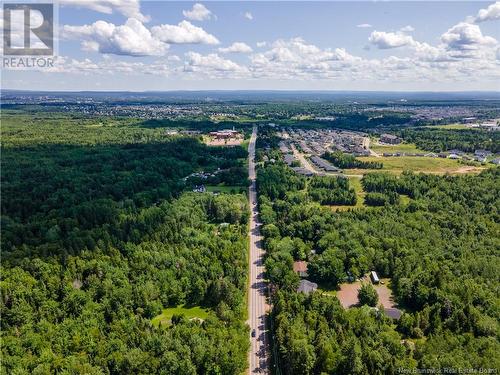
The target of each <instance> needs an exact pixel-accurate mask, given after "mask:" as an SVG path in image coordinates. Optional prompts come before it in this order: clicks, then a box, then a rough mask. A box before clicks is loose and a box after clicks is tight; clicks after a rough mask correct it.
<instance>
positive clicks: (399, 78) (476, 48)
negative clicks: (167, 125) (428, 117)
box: [2, 0, 500, 90]
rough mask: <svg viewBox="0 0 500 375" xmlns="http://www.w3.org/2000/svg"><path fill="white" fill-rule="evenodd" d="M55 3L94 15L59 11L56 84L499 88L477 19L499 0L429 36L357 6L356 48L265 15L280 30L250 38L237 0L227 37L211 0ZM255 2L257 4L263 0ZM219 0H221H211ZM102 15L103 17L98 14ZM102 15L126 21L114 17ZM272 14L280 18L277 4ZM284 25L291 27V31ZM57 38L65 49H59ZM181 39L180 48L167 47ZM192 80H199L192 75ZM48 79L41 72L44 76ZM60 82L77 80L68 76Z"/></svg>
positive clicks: (494, 12) (16, 75) (497, 52)
mask: <svg viewBox="0 0 500 375" xmlns="http://www.w3.org/2000/svg"><path fill="white" fill-rule="evenodd" d="M60 5H61V7H62V9H63V10H64V9H66V8H67V9H85V10H88V11H91V14H92V15H93V16H94V17H95V19H96V20H95V21H94V22H89V23H83V24H74V23H76V21H77V20H76V19H74V20H71V19H65V18H64V17H61V19H60V22H61V23H62V24H61V26H60V28H59V37H60V40H61V42H63V43H64V45H63V47H62V48H61V49H60V54H61V56H59V57H58V59H57V61H56V64H55V66H54V67H53V68H51V69H44V72H45V73H47V74H45V75H44V76H52V77H56V78H55V80H53V81H52V82H53V83H54V82H55V83H54V85H59V83H57V79H58V78H57V77H58V76H60V75H65V76H67V75H70V76H74V75H79V74H80V75H81V74H84V75H89V74H92V75H99V76H105V75H108V76H109V75H110V74H112V75H114V76H115V77H120V76H122V75H125V74H126V75H127V76H129V77H136V79H134V78H131V79H130V80H129V82H130V84H131V85H132V86H131V87H130V88H129V89H130V90H134V89H137V90H144V89H148V87H147V86H146V87H145V86H144V85H143V84H141V77H151V76H154V77H156V78H155V79H156V80H157V81H158V80H162V79H163V80H164V82H165V83H172V84H174V86H175V87H172V88H175V89H182V88H183V87H184V86H183V85H184V83H189V84H188V86H189V87H190V88H200V89H203V88H219V87H218V84H219V83H221V82H228V81H231V82H232V85H233V86H231V87H232V88H273V86H270V85H272V84H273V82H274V83H275V82H279V85H280V86H279V87H280V88H282V87H287V85H288V84H290V87H291V88H301V89H316V88H325V85H328V84H332V88H335V89H350V88H351V87H353V85H354V87H357V88H358V89H359V88H362V89H377V88H379V87H381V86H380V85H381V84H382V86H383V87H388V88H390V87H392V86H391V85H393V87H395V88H398V89H399V88H400V87H403V85H405V84H408V85H409V86H408V87H409V89H411V88H412V87H413V86H412V85H413V84H414V82H415V81H418V82H419V85H421V87H422V88H424V89H425V88H426V87H428V88H429V89H436V88H438V89H439V87H441V86H440V85H442V87H450V86H449V85H453V84H456V87H457V89H468V88H472V89H476V88H477V87H481V85H482V84H483V83H484V87H487V88H488V89H495V87H496V89H500V87H499V82H500V42H499V40H498V39H499V36H498V32H497V33H496V34H495V35H486V34H485V33H483V31H482V29H481V26H482V25H485V24H486V23H489V22H494V23H498V22H499V20H500V1H497V2H495V3H493V4H489V5H487V6H485V7H478V9H477V12H476V13H475V14H465V15H464V17H463V18H462V19H457V20H456V21H455V24H453V25H452V26H451V27H447V28H445V29H444V30H442V31H441V33H440V34H438V35H435V37H434V42H433V43H430V42H428V41H427V42H426V41H423V40H421V39H419V38H418V37H417V36H416V34H417V33H418V32H419V30H418V28H416V27H414V26H412V25H410V24H406V26H402V27H399V28H398V29H396V30H394V28H393V27H388V28H384V27H383V24H382V22H381V21H380V20H376V19H368V17H367V15H364V17H365V19H359V22H358V23H353V24H352V26H351V27H352V28H353V30H356V29H357V30H358V32H360V33H362V32H364V33H366V36H365V38H366V39H365V40H364V42H363V46H362V50H363V51H365V52H364V53H362V54H360V53H355V52H352V49H353V43H351V42H350V41H349V40H346V41H345V44H344V45H334V44H333V43H332V45H330V46H325V43H324V39H325V38H324V35H321V39H322V43H320V44H319V45H318V44H316V43H314V42H313V41H311V40H310V39H314V37H311V35H312V34H314V32H313V31H314V30H302V31H303V33H304V34H307V35H308V37H307V39H306V38H305V37H303V36H300V34H301V28H300V25H298V26H296V27H294V28H293V30H285V29H283V30H280V29H273V25H272V24H271V25H269V24H267V25H266V27H267V28H268V29H269V31H270V32H269V34H270V35H279V34H280V32H282V33H283V35H284V36H283V37H279V36H278V37H273V38H269V40H261V39H259V40H258V41H255V40H253V39H252V29H251V28H248V27H254V25H257V24H256V23H257V22H258V21H259V19H260V18H261V17H255V14H256V12H255V11H254V10H253V9H249V8H250V6H249V5H251V4H248V3H246V4H241V6H242V7H243V6H244V8H241V9H240V10H239V12H238V13H237V14H238V16H237V17H239V20H237V22H238V23H240V24H242V26H241V27H242V29H244V28H245V27H246V28H247V29H244V30H246V31H245V32H246V34H247V37H248V40H244V38H243V37H241V35H240V36H238V37H237V39H236V37H233V34H234V29H231V28H228V29H227V30H224V29H223V27H222V32H221V26H220V25H221V24H223V22H225V21H226V18H227V17H228V16H227V14H217V13H218V12H215V11H214V10H213V9H210V8H211V7H212V4H211V3H206V4H201V3H183V4H182V6H183V8H184V9H182V11H179V12H178V13H179V17H181V18H184V19H182V20H181V21H179V22H176V23H168V22H159V20H158V19H157V18H158V16H160V15H161V14H160V13H159V12H157V11H155V13H154V17H153V16H152V14H153V13H151V14H149V13H150V12H148V11H145V10H144V9H143V5H144V4H141V3H140V2H139V0H93V1H89V0H61V1H60ZM259 5H260V7H259V8H262V6H265V3H261V4H259ZM162 6H163V7H165V9H167V8H168V7H169V4H168V3H167V2H165V3H163V4H162ZM226 6H227V7H234V4H226ZM304 6H305V5H304ZM426 6H432V4H429V3H426ZM221 7H224V4H219V8H221ZM259 10H260V9H259ZM165 12H166V11H165ZM106 17H108V19H107V20H104V19H100V18H106ZM111 17H112V18H113V20H116V19H119V18H124V19H125V20H124V21H123V22H122V23H117V22H116V21H112V20H111V19H110V18H111ZM280 17H282V18H286V17H287V14H286V10H285V9H284V10H283V13H282V14H281V15H280ZM71 21H73V22H71ZM243 24H246V25H249V26H244V25H243ZM402 25H405V23H403V24H402ZM256 27H259V26H256ZM209 30H210V31H209ZM213 30H217V32H215V31H213ZM497 30H498V25H497ZM291 32H293V33H294V34H295V36H290V34H291ZM240 34H241V33H240ZM297 34H299V35H297ZM358 44H359V43H358ZM66 45H67V46H70V47H71V48H68V49H67V50H66V49H65V48H64V47H65V46H66ZM181 46H182V48H184V50H182V49H181V50H179V51H174V49H175V48H181ZM251 46H254V48H252V47H251ZM357 47H360V46H357ZM358 49H359V48H358ZM6 72H7V74H4V76H5V75H7V77H6V78H5V77H4V78H3V79H2V80H3V81H4V79H5V81H4V84H3V86H4V87H9V86H10V85H15V82H18V81H22V80H23V74H27V73H26V72H25V71H23V70H21V71H19V70H15V71H14V70H10V71H9V70H7V69H6ZM50 73H53V74H50ZM104 80H105V81H107V83H106V85H107V86H106V88H107V89H108V88H109V89H113V87H108V86H112V85H113V83H112V82H111V81H110V80H109V79H104ZM65 81H66V82H67V79H66V78H65ZM196 81H198V82H199V87H197V86H196V84H194V83H195V82H196ZM50 82H51V81H50V79H47V84H49V85H50ZM202 82H203V83H202ZM288 82H289V83H288ZM471 82H474V85H473V86H470V84H471ZM495 82H496V84H495ZM259 85H260V86H259ZM422 85H423V86H422ZM426 85H427V86H426ZM326 87H328V86H326ZM419 87H420V86H419ZM9 88H15V87H9ZM117 88H123V87H122V86H120V87H117ZM67 89H80V87H70V85H69V86H68V87H67ZM153 89H157V87H154V88H153ZM166 89H168V88H166Z"/></svg>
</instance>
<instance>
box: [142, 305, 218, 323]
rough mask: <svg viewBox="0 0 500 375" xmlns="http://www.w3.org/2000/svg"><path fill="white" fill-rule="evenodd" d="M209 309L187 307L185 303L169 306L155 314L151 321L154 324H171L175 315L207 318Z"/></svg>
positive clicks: (189, 317) (187, 317)
mask: <svg viewBox="0 0 500 375" xmlns="http://www.w3.org/2000/svg"><path fill="white" fill-rule="evenodd" d="M208 314H209V310H208V309H205V308H203V307H200V306H191V307H185V306H184V305H180V306H176V307H168V308H166V309H163V312H162V313H161V314H160V315H158V316H155V317H154V318H153V319H152V320H151V323H152V324H153V325H154V326H160V325H170V324H171V322H172V316H174V315H184V316H185V317H186V319H189V320H191V319H201V320H205V319H206V318H207V317H208Z"/></svg>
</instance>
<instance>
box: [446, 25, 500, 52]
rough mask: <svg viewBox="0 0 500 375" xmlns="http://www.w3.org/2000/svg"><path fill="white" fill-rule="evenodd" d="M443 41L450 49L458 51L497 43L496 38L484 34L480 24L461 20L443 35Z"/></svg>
mask: <svg viewBox="0 0 500 375" xmlns="http://www.w3.org/2000/svg"><path fill="white" fill-rule="evenodd" d="M441 42H443V43H444V44H445V45H446V47H447V48H448V49H450V50H456V51H467V50H469V51H470V50H477V49H479V48H481V47H482V46H494V45H495V44H496V43H497V41H496V40H495V39H494V38H492V37H490V36H485V35H483V34H482V32H481V29H480V28H479V26H478V25H473V24H470V23H467V22H460V23H459V24H457V25H455V26H453V27H452V28H450V29H449V30H448V31H446V32H445V33H444V34H443V35H441Z"/></svg>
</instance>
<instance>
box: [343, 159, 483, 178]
mask: <svg viewBox="0 0 500 375" xmlns="http://www.w3.org/2000/svg"><path fill="white" fill-rule="evenodd" d="M362 160H363V161H374V162H381V163H383V165H384V167H383V168H382V169H381V171H385V172H389V173H394V174H400V173H402V172H403V171H405V170H409V171H413V172H423V173H433V174H445V173H449V174H460V173H479V172H481V171H482V170H484V169H485V168H486V167H484V166H482V167H474V166H468V165H464V164H461V163H459V162H458V160H453V159H444V158H431V157H416V156H400V157H397V156H387V157H380V158H377V157H373V156H370V157H365V158H363V159H362ZM379 171H380V170H379ZM344 172H345V173H346V174H366V173H370V172H374V170H369V169H346V170H345V171H344Z"/></svg>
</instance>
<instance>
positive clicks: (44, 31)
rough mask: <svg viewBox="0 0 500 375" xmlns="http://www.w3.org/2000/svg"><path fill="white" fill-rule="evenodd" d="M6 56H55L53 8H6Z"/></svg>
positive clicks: (9, 6) (4, 8)
mask: <svg viewBox="0 0 500 375" xmlns="http://www.w3.org/2000/svg"><path fill="white" fill-rule="evenodd" d="M3 25H4V26H3V54H4V55H39V56H40V55H52V54H53V53H54V6H53V4H15V3H13V4H10V3H9V4H5V3H4V5H3Z"/></svg>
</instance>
